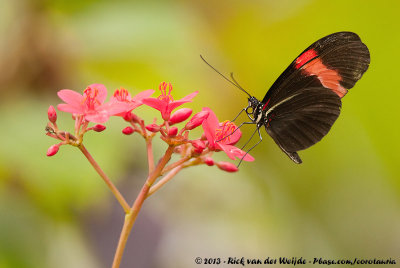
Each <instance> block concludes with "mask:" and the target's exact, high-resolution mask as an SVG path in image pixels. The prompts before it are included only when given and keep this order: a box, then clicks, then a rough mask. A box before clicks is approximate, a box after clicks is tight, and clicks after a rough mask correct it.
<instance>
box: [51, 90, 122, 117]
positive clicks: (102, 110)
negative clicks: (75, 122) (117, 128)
mask: <svg viewBox="0 0 400 268" xmlns="http://www.w3.org/2000/svg"><path fill="white" fill-rule="evenodd" d="M57 94H58V96H59V97H60V99H62V100H63V101H64V102H65V103H62V104H59V105H57V108H58V110H60V111H64V112H67V113H71V114H72V115H73V116H76V115H83V116H84V118H85V120H86V121H91V122H96V123H104V122H106V121H107V120H108V119H109V118H110V116H112V115H116V114H119V113H122V112H125V111H127V109H129V106H128V105H127V104H125V103H123V102H117V101H112V102H108V103H104V101H105V99H106V97H107V89H106V88H105V86H104V85H102V84H92V85H89V86H88V87H87V88H86V89H85V90H84V91H83V95H81V94H79V93H78V92H75V91H73V90H69V89H63V90H60V91H59V92H58V93H57Z"/></svg>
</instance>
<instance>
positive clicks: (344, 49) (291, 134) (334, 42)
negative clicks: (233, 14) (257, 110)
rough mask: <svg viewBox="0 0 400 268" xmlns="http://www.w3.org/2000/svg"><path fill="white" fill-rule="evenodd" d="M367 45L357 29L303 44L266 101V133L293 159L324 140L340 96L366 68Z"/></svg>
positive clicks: (337, 108) (298, 161) (367, 61)
mask: <svg viewBox="0 0 400 268" xmlns="http://www.w3.org/2000/svg"><path fill="white" fill-rule="evenodd" d="M369 63H370V55H369V51H368V48H367V47H366V45H365V44H363V43H362V42H361V40H360V38H359V37H358V35H356V34H355V33H351V32H339V33H334V34H331V35H328V36H326V37H324V38H322V39H320V40H318V41H317V42H315V43H313V44H312V45H311V46H309V47H308V48H307V49H305V50H304V51H303V52H302V53H301V54H300V55H299V56H298V57H297V58H296V59H295V60H294V61H293V62H292V63H291V64H290V65H289V67H288V68H286V70H285V71H284V72H283V73H282V74H281V75H280V76H279V78H278V79H277V80H276V81H275V83H274V84H273V85H272V87H271V88H270V90H269V91H268V92H267V94H266V95H265V97H264V99H263V100H262V103H263V104H264V105H263V113H264V114H265V115H266V122H265V127H266V130H267V132H268V134H269V135H270V136H271V137H272V138H273V139H274V141H275V142H276V143H277V144H278V145H279V147H280V148H281V149H282V151H284V152H285V153H286V154H287V155H288V156H289V157H290V158H291V159H292V160H293V161H294V162H296V163H301V159H300V157H299V156H298V154H297V151H299V150H303V149H306V148H308V147H310V146H311V145H313V144H315V143H317V142H318V141H320V140H321V139H322V138H323V137H324V136H325V135H326V134H327V133H328V131H329V130H330V128H331V126H332V125H333V123H334V122H335V121H336V119H337V117H338V116H339V113H340V108H341V101H340V99H341V98H342V97H343V96H344V95H345V94H346V93H347V90H348V89H350V88H352V87H353V86H354V84H355V83H356V82H357V81H358V80H359V79H360V78H361V76H362V75H363V73H364V72H365V71H366V70H367V69H368V66H369Z"/></svg>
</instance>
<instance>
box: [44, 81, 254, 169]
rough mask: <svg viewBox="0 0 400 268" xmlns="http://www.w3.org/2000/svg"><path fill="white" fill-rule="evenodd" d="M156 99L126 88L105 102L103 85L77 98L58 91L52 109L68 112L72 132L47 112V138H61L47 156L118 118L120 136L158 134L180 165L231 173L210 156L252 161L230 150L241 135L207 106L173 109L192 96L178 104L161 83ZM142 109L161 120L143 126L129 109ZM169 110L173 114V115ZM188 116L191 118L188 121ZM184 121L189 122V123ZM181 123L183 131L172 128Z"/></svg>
mask: <svg viewBox="0 0 400 268" xmlns="http://www.w3.org/2000/svg"><path fill="white" fill-rule="evenodd" d="M159 90H160V92H161V95H159V96H158V97H156V98H152V97H150V96H151V95H152V94H153V93H154V90H151V89H150V90H145V91H142V92H140V93H138V94H137V95H135V96H133V97H132V96H131V94H130V93H129V92H128V91H127V90H126V89H117V90H116V91H115V92H114V94H113V95H112V96H111V98H110V100H109V101H108V102H106V101H105V100H106V97H107V90H106V88H105V86H104V85H101V84H92V85H89V86H88V87H87V88H86V89H85V90H84V91H83V94H82V95H81V94H79V93H77V92H75V91H72V90H69V89H63V90H60V91H59V92H58V96H59V97H60V98H61V99H62V100H63V101H64V102H65V103H62V104H59V105H58V106H57V108H58V110H60V111H64V112H67V113H71V114H72V116H73V118H74V119H75V133H74V135H73V134H70V133H67V132H64V131H60V130H59V129H58V127H57V124H56V120H57V113H56V111H55V109H54V108H53V106H50V108H49V110H48V118H49V123H48V125H47V128H46V130H47V135H48V136H51V137H53V138H56V139H59V140H61V142H60V143H59V144H55V145H52V146H51V147H50V148H49V150H48V152H47V155H48V156H52V155H54V154H56V153H57V152H58V150H59V147H60V146H61V145H64V144H71V145H74V146H79V145H80V144H81V143H82V141H83V135H84V134H85V133H86V132H87V131H89V130H94V131H97V132H101V131H103V130H105V126H104V125H102V124H104V123H105V122H107V121H108V120H109V118H110V117H111V116H120V117H123V118H124V119H125V121H127V122H128V123H130V125H129V126H128V127H126V128H124V129H123V130H122V133H123V134H126V135H130V134H133V133H139V134H140V135H142V136H143V137H144V138H146V139H149V138H152V137H153V136H154V135H155V133H160V136H161V139H162V140H164V141H165V142H166V143H167V144H168V145H169V146H173V147H174V151H175V152H176V153H178V154H180V155H181V159H183V160H185V161H183V160H182V163H184V164H185V167H186V166H190V165H197V164H202V163H203V164H206V165H209V166H212V165H214V164H216V165H217V166H218V167H219V168H220V169H222V170H225V171H228V172H234V171H237V170H238V169H237V168H236V166H235V165H234V164H232V163H230V162H217V163H215V162H214V160H213V159H212V154H213V153H214V152H219V151H223V152H225V153H226V155H227V156H228V157H229V158H230V159H232V160H234V159H236V158H239V159H242V158H243V160H244V161H253V160H254V158H253V157H252V156H250V155H249V154H246V153H245V152H244V151H242V150H241V149H239V148H237V147H235V144H236V143H237V142H238V141H239V139H240V138H241V135H242V133H241V131H240V129H237V127H236V126H235V124H234V123H232V122H229V121H224V122H219V120H218V118H217V116H216V115H215V113H214V112H213V111H212V110H211V109H210V108H203V109H202V111H200V112H198V113H196V114H194V115H193V116H192V117H191V115H192V109H190V108H181V109H178V110H176V109H177V108H178V107H179V106H181V105H183V104H185V103H188V102H192V99H193V98H194V97H195V96H196V95H197V94H198V92H197V91H196V92H193V93H191V94H189V95H187V96H185V97H183V98H182V99H180V100H175V99H174V98H173V96H172V94H171V93H172V90H173V88H172V85H171V84H170V83H166V82H163V83H161V84H160V86H159ZM142 104H144V105H147V106H149V107H152V108H154V109H156V110H158V111H159V112H160V113H161V118H162V122H161V123H157V119H154V122H153V123H151V124H147V125H146V124H145V123H144V121H143V119H141V118H140V117H139V116H138V115H137V114H135V113H133V112H132V111H133V110H134V109H135V108H137V107H139V106H140V105H142ZM174 110H176V111H175V112H174ZM190 117H191V118H190ZM189 118H190V119H189ZM185 121H187V122H186V123H185V124H184V126H183V127H180V128H179V127H178V126H177V124H179V123H183V122H185ZM89 122H93V123H99V124H96V125H95V126H93V127H88V124H89ZM199 126H202V128H203V132H204V133H203V135H202V136H201V137H200V138H197V139H190V138H189V133H190V131H191V130H193V129H195V128H197V127H199Z"/></svg>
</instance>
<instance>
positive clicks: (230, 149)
mask: <svg viewBox="0 0 400 268" xmlns="http://www.w3.org/2000/svg"><path fill="white" fill-rule="evenodd" d="M218 146H219V147H220V148H221V149H222V150H223V151H224V152H225V153H226V155H227V156H228V157H229V158H230V159H232V160H234V159H235V157H237V158H239V159H242V158H243V156H244V155H246V156H245V157H244V158H243V160H244V161H254V157H252V156H251V155H250V154H246V152H245V151H242V150H240V149H239V148H237V147H235V146H233V145H227V144H221V143H218Z"/></svg>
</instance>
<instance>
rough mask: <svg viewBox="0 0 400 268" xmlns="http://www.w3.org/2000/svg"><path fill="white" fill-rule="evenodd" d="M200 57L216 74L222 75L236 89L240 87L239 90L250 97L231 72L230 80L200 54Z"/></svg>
mask: <svg viewBox="0 0 400 268" xmlns="http://www.w3.org/2000/svg"><path fill="white" fill-rule="evenodd" d="M200 58H201V59H202V60H203V61H204V62H205V63H206V64H207V65H208V66H209V67H210V68H211V69H213V70H214V71H215V72H216V73H217V74H219V75H220V76H222V77H223V78H224V79H225V80H226V81H228V82H229V83H231V84H232V85H234V86H235V87H237V88H238V89H240V90H241V91H243V92H244V93H246V94H247V95H248V96H249V97H251V95H250V94H249V93H247V91H246V90H244V89H243V88H242V87H241V86H240V85H239V84H238V83H237V82H236V81H235V79H233V73H231V77H232V79H233V81H234V82H233V81H232V80H230V79H229V78H227V77H226V76H225V75H223V74H222V73H221V72H220V71H218V70H217V69H215V68H214V67H213V66H212V65H211V64H209V63H208V62H207V61H206V60H205V59H204V58H203V56H202V55H200Z"/></svg>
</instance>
